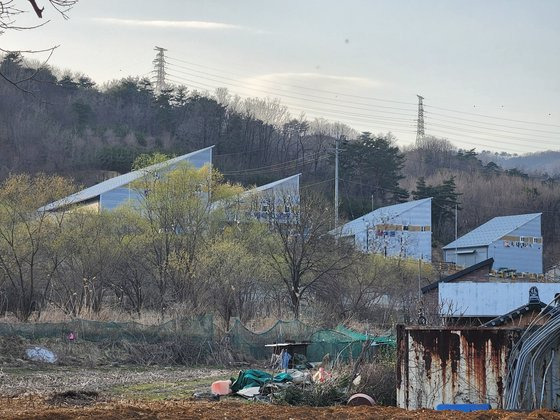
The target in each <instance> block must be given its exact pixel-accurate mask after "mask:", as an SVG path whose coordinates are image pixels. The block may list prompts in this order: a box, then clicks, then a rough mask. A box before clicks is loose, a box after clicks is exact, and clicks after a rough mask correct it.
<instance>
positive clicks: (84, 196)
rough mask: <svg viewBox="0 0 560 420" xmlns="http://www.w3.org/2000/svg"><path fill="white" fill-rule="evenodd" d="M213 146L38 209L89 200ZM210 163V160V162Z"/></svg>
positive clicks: (118, 178)
mask: <svg viewBox="0 0 560 420" xmlns="http://www.w3.org/2000/svg"><path fill="white" fill-rule="evenodd" d="M213 147H214V146H210V147H206V148H204V149H200V150H197V151H195V152H191V153H187V154H186V155H182V156H177V157H175V158H173V159H169V160H166V161H165V162H161V163H156V164H155V165H150V166H147V167H145V168H142V169H139V170H137V171H132V172H128V173H126V174H123V175H119V176H116V177H114V178H111V179H108V180H106V181H103V182H100V183H99V184H95V185H92V186H91V187H89V188H86V189H84V190H81V191H78V192H77V193H74V194H71V195H69V196H68V197H65V198H62V199H60V200H57V201H55V202H53V203H50V204H47V205H45V206H43V207H41V208H40V209H39V210H38V211H40V212H42V211H53V210H56V209H59V208H61V207H66V206H69V205H72V204H77V203H81V202H83V201H86V200H89V199H91V198H94V197H97V196H99V195H101V194H103V193H106V192H108V191H111V190H114V189H115V188H119V187H123V186H125V185H127V184H130V183H131V182H133V181H136V180H138V179H140V178H142V177H144V176H146V175H147V174H148V173H150V172H154V171H157V170H160V169H165V168H167V167H169V166H171V165H174V164H177V163H179V162H182V161H188V160H189V159H191V158H192V157H193V156H195V155H197V154H199V153H203V152H206V151H208V150H209V149H212V148H213ZM210 163H212V162H210Z"/></svg>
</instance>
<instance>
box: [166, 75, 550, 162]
mask: <svg viewBox="0 0 560 420" xmlns="http://www.w3.org/2000/svg"><path fill="white" fill-rule="evenodd" d="M171 76H172V77H176V78H177V79H178V80H174V79H171V80H172V81H174V82H175V83H178V84H182V83H184V81H187V82H189V83H191V85H192V86H193V87H195V88H197V89H201V90H203V91H204V90H208V88H211V89H214V88H215V86H213V85H208V84H206V83H203V82H198V83H196V84H194V83H192V81H191V80H190V79H183V78H181V77H179V76H174V75H171ZM200 85H203V86H205V87H201V86H200ZM292 108H298V109H311V110H312V112H315V113H318V114H319V117H320V116H321V114H323V115H324V114H330V115H337V116H340V115H346V114H349V113H345V112H339V111H337V110H335V111H325V110H323V109H315V108H308V107H302V106H300V105H293V106H292ZM360 115H365V114H360ZM378 118H379V117H378ZM380 118H388V117H380ZM345 119H346V120H348V121H350V122H354V123H357V124H364V123H367V124H372V123H374V124H375V125H377V126H378V127H379V128H381V129H387V130H389V131H391V132H397V133H398V132H400V133H413V132H414V131H413V130H412V127H413V126H412V125H410V126H405V125H402V124H396V123H391V124H392V126H388V125H387V124H386V123H379V122H375V119H374V118H360V117H350V118H348V117H346V118H345ZM395 126H397V127H403V128H408V130H402V129H400V130H399V129H395ZM434 131H435V132H443V133H444V137H446V138H448V139H449V140H452V141H454V142H457V143H463V144H467V145H470V146H475V147H484V148H489V149H500V150H503V151H508V152H512V153H518V152H519V150H518V149H512V148H508V147H504V146H503V145H506V146H507V145H512V144H513V145H517V146H521V147H530V148H531V149H534V145H535V143H536V142H535V140H531V139H527V141H528V144H516V143H514V142H511V141H509V142H505V141H499V140H492V139H487V138H482V137H476V136H468V135H467V136H466V135H464V134H463V133H462V132H457V131H451V132H450V131H447V130H441V129H437V127H436V130H434ZM448 134H451V135H459V136H461V140H458V139H455V138H452V137H448V136H447V135H448ZM488 135H490V134H488ZM464 138H467V139H474V140H482V141H483V142H476V143H475V142H472V141H468V140H465V139H464ZM507 138H510V137H509V136H508V137H507ZM489 143H490V144H489ZM547 146H548V144H547ZM545 149H546V147H544V148H543V150H545Z"/></svg>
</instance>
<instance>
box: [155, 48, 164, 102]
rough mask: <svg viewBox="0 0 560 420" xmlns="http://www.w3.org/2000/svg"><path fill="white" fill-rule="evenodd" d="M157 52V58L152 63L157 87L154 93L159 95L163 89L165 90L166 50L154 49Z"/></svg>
mask: <svg viewBox="0 0 560 420" xmlns="http://www.w3.org/2000/svg"><path fill="white" fill-rule="evenodd" d="M154 50H155V51H157V54H156V58H154V60H153V61H152V63H153V64H154V71H153V72H154V73H155V75H156V86H155V89H154V92H155V94H156V95H159V94H160V93H161V91H162V90H163V89H165V64H166V63H165V51H167V50H166V49H165V48H162V47H154Z"/></svg>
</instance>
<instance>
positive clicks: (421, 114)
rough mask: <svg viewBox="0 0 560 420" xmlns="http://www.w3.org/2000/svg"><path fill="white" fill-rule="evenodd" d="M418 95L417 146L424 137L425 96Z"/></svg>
mask: <svg viewBox="0 0 560 420" xmlns="http://www.w3.org/2000/svg"><path fill="white" fill-rule="evenodd" d="M416 96H417V97H418V120H417V125H416V146H418V145H419V144H420V141H421V140H422V139H423V138H424V103H423V102H422V101H423V100H424V97H423V96H420V95H416Z"/></svg>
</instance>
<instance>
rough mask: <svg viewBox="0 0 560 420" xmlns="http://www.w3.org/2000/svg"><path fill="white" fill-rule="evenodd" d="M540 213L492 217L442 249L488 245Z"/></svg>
mask: <svg viewBox="0 0 560 420" xmlns="http://www.w3.org/2000/svg"><path fill="white" fill-rule="evenodd" d="M541 214H542V213H531V214H517V215H514V216H501V217H494V218H493V219H491V220H489V221H488V222H486V223H484V224H483V225H480V226H479V227H477V228H476V229H474V230H471V231H470V232H469V233H467V234H466V235H463V236H461V237H460V238H458V239H457V240H456V241H453V242H451V243H450V244H447V245H445V246H444V247H443V249H455V248H470V247H475V246H488V245H490V244H491V243H492V242H494V241H496V240H498V239H500V238H501V237H502V236H504V235H507V234H508V233H510V232H512V231H514V230H515V229H517V228H519V227H521V226H523V225H524V224H526V223H528V222H530V221H531V220H533V219H535V218H537V217H539V216H540V215H541Z"/></svg>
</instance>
